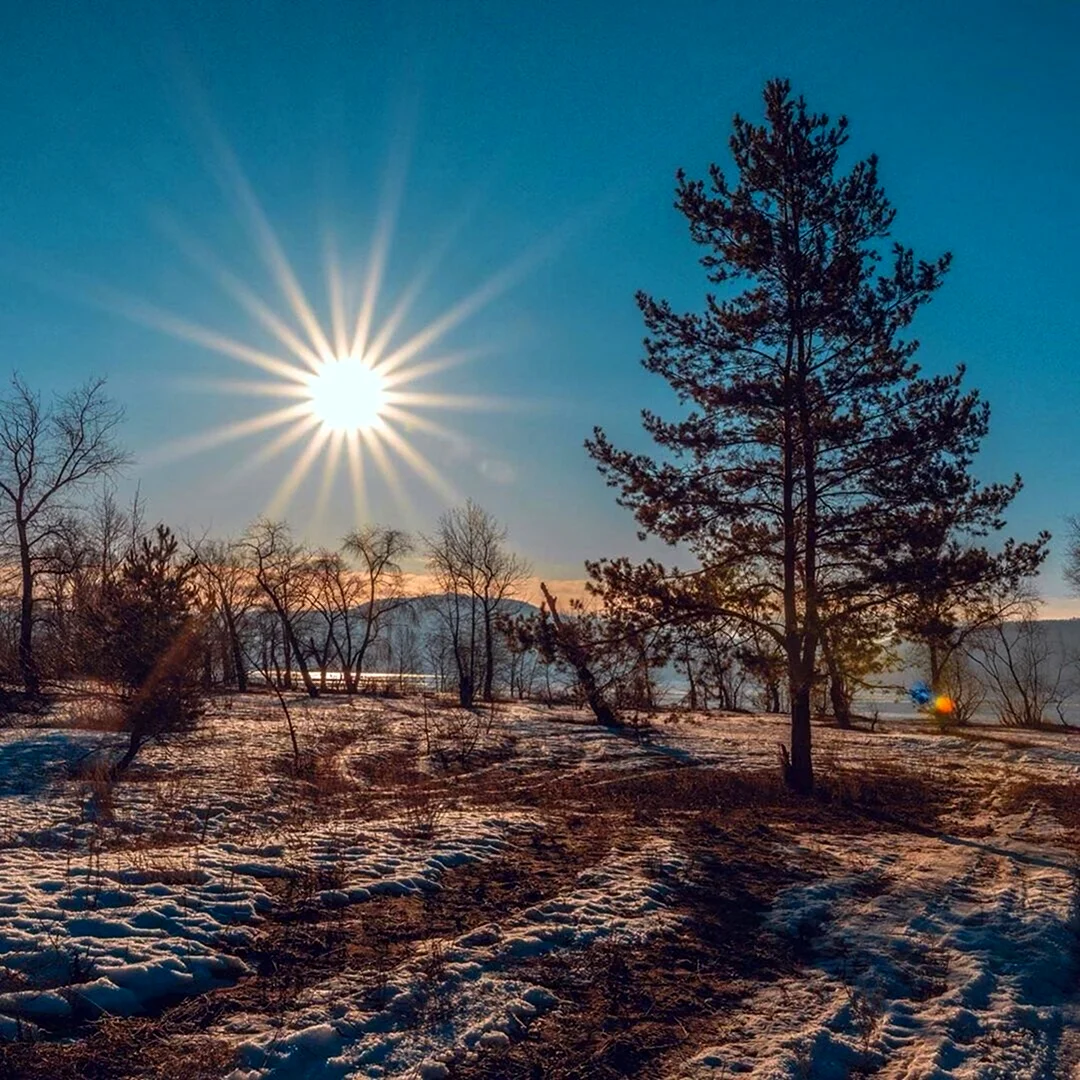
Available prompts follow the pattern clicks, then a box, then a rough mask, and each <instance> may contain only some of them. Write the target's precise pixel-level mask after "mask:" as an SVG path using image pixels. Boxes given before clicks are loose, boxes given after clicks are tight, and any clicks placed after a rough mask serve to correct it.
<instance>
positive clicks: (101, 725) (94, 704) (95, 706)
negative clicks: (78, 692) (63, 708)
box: [67, 694, 124, 732]
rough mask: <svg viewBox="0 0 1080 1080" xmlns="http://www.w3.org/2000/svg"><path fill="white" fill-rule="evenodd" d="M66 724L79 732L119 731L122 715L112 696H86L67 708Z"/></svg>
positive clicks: (121, 724)
mask: <svg viewBox="0 0 1080 1080" xmlns="http://www.w3.org/2000/svg"><path fill="white" fill-rule="evenodd" d="M67 722H68V725H69V726H70V727H73V728H77V729H79V730H81V731H109V732H112V731H121V730H123V727H124V714H123V710H122V709H121V707H120V702H119V701H118V700H117V699H116V698H115V697H114V696H113V695H111V694H88V695H86V696H84V697H79V698H76V699H75V700H74V701H72V702H71V704H70V705H69V706H68V709H67Z"/></svg>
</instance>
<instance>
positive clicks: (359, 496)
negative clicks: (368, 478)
mask: <svg viewBox="0 0 1080 1080" xmlns="http://www.w3.org/2000/svg"><path fill="white" fill-rule="evenodd" d="M345 455H346V459H347V461H348V463H349V477H350V479H351V480H352V490H353V512H354V513H355V515H356V520H357V521H361V520H363V516H364V511H365V510H366V507H367V503H366V498H365V495H366V488H365V484H364V468H363V463H362V462H361V460H360V436H359V434H358V433H357V432H355V431H346V432H345Z"/></svg>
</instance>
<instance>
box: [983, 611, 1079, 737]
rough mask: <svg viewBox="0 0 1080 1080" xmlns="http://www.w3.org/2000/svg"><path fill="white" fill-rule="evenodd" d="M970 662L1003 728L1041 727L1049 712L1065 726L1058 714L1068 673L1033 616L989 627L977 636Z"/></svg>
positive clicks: (1040, 625)
mask: <svg viewBox="0 0 1080 1080" xmlns="http://www.w3.org/2000/svg"><path fill="white" fill-rule="evenodd" d="M970 656H971V658H972V660H973V661H974V663H975V664H977V665H978V667H979V669H980V670H981V671H982V673H983V675H984V677H985V679H986V682H987V685H988V687H989V690H990V697H991V700H992V701H993V703H994V705H995V706H996V708H997V710H998V716H999V718H1000V720H1001V723H1002V724H1003V725H1004V726H1005V727H1016V728H1038V727H1041V726H1042V725H1043V724H1044V723H1045V722H1046V719H1047V714H1048V713H1049V711H1050V710H1051V709H1053V710H1054V712H1055V714H1056V716H1057V719H1058V720H1059V721H1060V722H1061V723H1064V722H1065V718H1064V714H1063V711H1062V710H1063V705H1064V702H1065V700H1066V699H1067V698H1068V696H1069V690H1070V687H1069V686H1068V685H1067V681H1066V671H1065V668H1064V666H1063V665H1062V662H1061V658H1060V657H1056V656H1055V655H1054V649H1053V646H1052V643H1051V641H1050V638H1049V636H1048V634H1047V632H1046V628H1045V627H1044V626H1043V625H1042V624H1041V623H1040V622H1039V621H1038V620H1037V619H1035V618H1034V617H1033V616H1031V615H1029V616H1027V617H1026V618H1024V619H1022V620H1021V621H1020V622H1017V623H998V624H997V625H995V626H993V627H992V628H990V629H989V630H987V631H986V632H985V633H984V634H983V635H981V637H980V639H979V642H978V648H975V649H972V651H971V653H970Z"/></svg>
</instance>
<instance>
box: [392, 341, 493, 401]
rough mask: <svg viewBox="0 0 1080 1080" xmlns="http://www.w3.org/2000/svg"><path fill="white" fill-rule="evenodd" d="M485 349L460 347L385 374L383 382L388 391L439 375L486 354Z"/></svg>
mask: <svg viewBox="0 0 1080 1080" xmlns="http://www.w3.org/2000/svg"><path fill="white" fill-rule="evenodd" d="M487 351H488V350H485V349H459V350H458V351H457V352H452V353H446V354H444V355H443V356H436V357H433V358H432V359H430V360H425V361H423V362H418V363H414V364H410V365H409V366H408V367H407V368H403V369H402V368H399V369H398V370H397V371H392V372H390V373H389V374H387V375H383V382H384V383H385V385H386V389H387V390H388V391H390V390H393V388H394V387H395V386H407V385H408V384H409V383H411V382H416V381H418V380H419V379H425V378H427V377H428V376H430V375H438V374H439V373H440V372H443V371H449V370H451V369H452V368H456V367H461V366H462V365H463V364H468V363H470V362H472V361H473V360H476V359H477V358H478V357H480V356H483V355H485V353H486V352H487Z"/></svg>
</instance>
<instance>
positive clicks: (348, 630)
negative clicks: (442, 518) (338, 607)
mask: <svg viewBox="0 0 1080 1080" xmlns="http://www.w3.org/2000/svg"><path fill="white" fill-rule="evenodd" d="M343 547H344V549H345V551H346V552H347V553H348V554H349V555H352V556H353V557H354V558H355V559H356V560H357V561H358V562H359V564H360V565H359V568H358V569H357V570H356V571H355V572H354V573H353V575H352V590H351V591H352V595H353V596H354V597H355V598H356V600H355V602H354V604H353V607H354V608H358V610H359V616H360V620H361V622H360V627H359V632H358V634H357V635H354V634H353V633H352V625H351V621H350V620H349V619H348V618H347V619H346V621H345V634H346V638H345V644H346V648H345V652H344V655H343V656H342V669H343V671H344V672H345V677H346V683H347V685H348V686H349V688H350V690H355V689H356V687H357V685H358V683H359V680H360V674H361V672H362V671H363V667H364V658H365V656H366V655H367V652H368V649H369V648H370V647H371V646H372V644H374V642H375V641H376V640H377V639H378V637H379V635H380V633H381V632H382V630H383V628H384V626H385V625H386V624H387V620H388V619H389V617H390V616H391V615H392V614H393V613H394V612H395V611H398V610H399V609H400V608H402V607H403V606H404V605H405V604H406V603H407V598H406V596H405V588H404V583H403V578H402V573H401V560H402V559H403V558H405V556H406V555H408V554H409V553H410V552H411V551H412V549H413V542H412V538H411V537H410V536H409V534H408V533H405V532H402V531H401V530H400V529H392V528H388V527H386V526H383V525H366V526H364V527H363V528H362V529H356V530H355V531H353V532H351V533H349V534H348V536H346V537H345V540H344V542H343ZM343 592H344V590H343V589H339V594H343Z"/></svg>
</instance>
